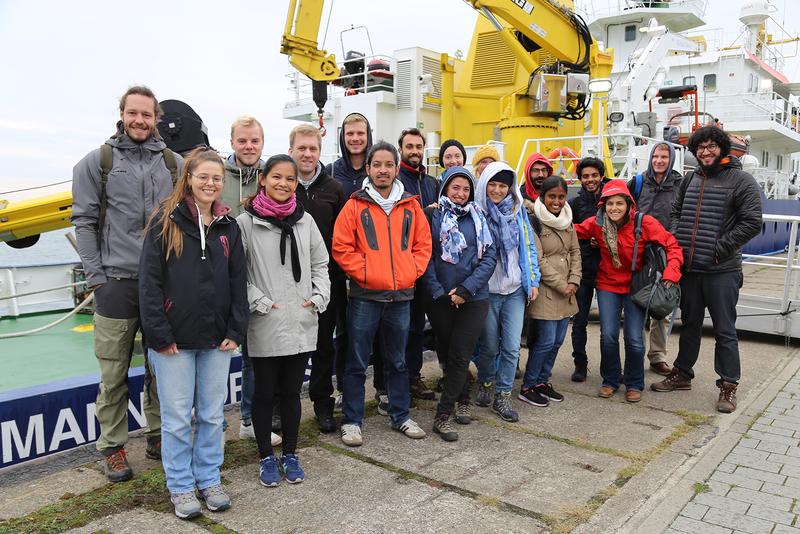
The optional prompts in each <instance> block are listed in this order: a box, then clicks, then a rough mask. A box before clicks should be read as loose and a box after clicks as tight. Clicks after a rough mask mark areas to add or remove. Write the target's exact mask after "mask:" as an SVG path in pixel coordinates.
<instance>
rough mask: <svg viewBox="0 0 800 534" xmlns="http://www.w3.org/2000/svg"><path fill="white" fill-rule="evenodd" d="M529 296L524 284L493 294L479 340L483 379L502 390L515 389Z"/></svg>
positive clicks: (479, 363)
mask: <svg viewBox="0 0 800 534" xmlns="http://www.w3.org/2000/svg"><path fill="white" fill-rule="evenodd" d="M526 304H527V298H526V295H525V291H524V290H523V289H522V288H521V287H520V288H518V289H517V290H516V291H514V292H513V293H510V294H508V295H499V294H495V293H490V294H489V313H488V315H487V316H486V322H485V323H484V324H483V331H482V332H481V337H480V340H479V342H478V360H477V361H476V362H475V364H476V366H477V367H478V381H479V382H494V383H495V391H497V392H498V393H500V392H506V391H511V388H512V387H513V385H514V374H515V373H516V372H517V362H519V342H520V338H521V337H522V325H523V323H524V321H525V306H526Z"/></svg>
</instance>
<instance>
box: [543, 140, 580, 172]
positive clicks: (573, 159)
mask: <svg viewBox="0 0 800 534" xmlns="http://www.w3.org/2000/svg"><path fill="white" fill-rule="evenodd" d="M547 159H548V160H550V162H551V163H555V162H556V161H558V168H556V166H555V165H553V174H558V171H559V170H561V169H563V170H564V171H565V172H562V173H561V176H563V177H564V178H568V179H570V180H574V179H575V177H576V174H575V168H576V167H577V165H578V162H579V161H580V160H581V156H580V154H579V153H577V152H575V151H574V150H572V149H571V148H570V147H568V146H562V147H561V148H556V149H554V150H552V151H551V152H550V153H549V154H548V155H547ZM565 160H568V161H569V163H568V164H565ZM565 173H566V174H568V175H569V176H565Z"/></svg>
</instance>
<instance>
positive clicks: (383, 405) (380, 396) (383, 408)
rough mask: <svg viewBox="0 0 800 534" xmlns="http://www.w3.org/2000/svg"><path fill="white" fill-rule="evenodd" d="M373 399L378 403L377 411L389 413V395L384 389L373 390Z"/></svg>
mask: <svg viewBox="0 0 800 534" xmlns="http://www.w3.org/2000/svg"><path fill="white" fill-rule="evenodd" d="M375 401H376V402H377V403H378V413H379V414H381V415H389V395H387V394H386V392H385V391H377V392H375Z"/></svg>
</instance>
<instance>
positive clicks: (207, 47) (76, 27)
mask: <svg viewBox="0 0 800 534" xmlns="http://www.w3.org/2000/svg"><path fill="white" fill-rule="evenodd" d="M599 1H601V0H594V2H595V4H597V3H598V2H599ZM744 1H745V0H709V6H708V9H707V11H706V13H707V19H713V24H712V25H711V27H714V28H723V29H724V30H725V34H724V35H725V36H724V37H723V40H726V39H727V40H728V41H730V40H733V39H734V38H735V37H736V35H737V34H738V28H739V23H738V22H737V20H736V19H737V17H738V11H739V7H740V6H741V4H742V3H744ZM786 1H787V0H773V3H774V4H775V5H777V6H778V7H779V8H780V9H781V11H783V6H784V5H785V2H786ZM288 4H289V2H288V0H262V1H255V0H228V1H227V2H224V3H223V2H212V1H209V0H196V1H191V2H189V1H182V0H178V1H159V2H156V1H153V0H137V2H109V1H99V0H80V1H73V2H64V1H63V0H61V1H58V0H37V1H33V2H31V1H26V0H0V50H3V54H0V72H2V79H1V81H0V198H5V199H11V200H13V199H16V198H20V197H22V196H24V197H28V196H31V195H36V194H43V193H46V192H50V191H52V190H55V189H65V188H69V184H63V185H60V186H54V188H49V189H46V190H37V191H35V192H26V193H18V194H7V193H6V192H8V191H12V190H15V189H19V188H26V187H31V186H38V185H44V184H51V183H55V182H61V181H64V180H69V179H70V178H71V176H72V167H73V166H74V165H75V163H76V162H77V161H79V160H80V159H81V158H82V157H83V156H84V155H86V154H87V153H88V152H89V151H90V150H92V149H94V148H97V147H98V146H99V145H100V144H101V143H102V142H103V141H105V140H106V139H107V138H108V137H109V136H110V135H111V134H112V133H113V132H114V125H115V123H116V121H117V120H118V119H119V110H118V107H117V106H118V99H119V96H120V95H121V94H122V93H123V92H124V91H125V90H126V89H127V87H128V86H130V85H134V84H145V85H148V86H150V87H151V88H152V89H153V91H154V92H155V94H156V96H157V97H158V98H159V99H161V100H166V99H178V100H183V101H184V102H186V103H188V104H189V105H190V106H192V107H193V108H194V110H195V111H196V112H197V113H198V114H199V115H200V116H201V117H202V118H203V121H204V123H205V125H206V127H207V128H208V131H209V137H210V140H211V144H212V145H213V146H214V147H215V148H217V149H220V150H228V149H229V148H230V142H229V139H230V136H229V133H230V124H231V122H232V121H233V119H235V118H236V117H237V116H239V115H243V114H249V115H253V116H255V117H256V118H258V119H259V120H260V121H261V122H262V124H263V125H264V128H265V150H264V153H265V154H271V153H276V152H283V151H285V150H286V148H287V145H288V133H289V131H290V130H291V128H292V127H293V126H294V125H296V124H297V123H295V122H294V121H288V120H284V119H282V118H281V114H282V109H283V104H284V102H285V101H286V100H288V99H289V96H290V93H289V82H288V79H287V77H286V75H287V74H288V73H289V72H290V70H291V68H290V66H289V63H288V60H287V58H286V56H283V55H281V54H280V52H279V48H280V38H281V34H282V33H283V27H284V24H285V20H286V12H287V9H288ZM331 6H332V9H331ZM329 13H330V23H329V24H328V25H327V36H325V34H326V23H327V21H328V15H329ZM477 16H478V15H477V13H476V12H475V11H474V10H473V9H472V7H471V6H470V5H468V4H466V3H465V2H462V1H459V0H435V1H431V0H401V1H400V2H392V1H388V0H374V1H368V0H335V1H334V2H333V3H331V2H330V1H328V2H326V9H325V11H324V12H323V17H322V24H321V28H320V41H322V40H323V37H324V39H325V48H326V49H327V50H328V51H329V52H333V53H335V54H336V55H337V58H341V57H342V47H341V45H340V32H341V31H342V30H345V29H348V28H350V27H351V26H356V27H358V26H362V25H363V26H366V27H367V28H368V29H369V37H370V40H371V43H372V47H373V50H374V52H375V53H376V54H387V55H389V54H391V53H392V51H394V50H397V49H401V48H406V47H411V46H422V47H425V48H429V49H431V50H435V51H439V52H448V53H450V54H454V53H455V52H456V50H459V49H460V50H461V51H463V52H464V53H465V54H466V52H467V51H468V48H469V42H470V38H471V35H472V30H473V26H474V23H475V20H476V18H477ZM776 17H777V18H778V20H779V21H781V20H782V19H783V15H782V14H781V13H779V14H778V15H776ZM791 25H792V23H790V22H788V21H787V26H791ZM794 25H795V26H797V28H791V27H790V28H789V29H790V30H791V29H794V30H795V31H797V30H798V29H800V23H794ZM344 40H345V47H346V48H347V49H361V50H364V51H369V44H368V41H367V38H366V33H365V31H364V30H363V29H356V30H353V31H350V32H347V33H346V34H345V35H344ZM787 49H788V51H793V49H792V48H791V47H787ZM796 67H797V65H794V66H793V67H792V69H790V70H788V71H787V75H789V77H790V78H791V79H793V80H796V79H798V78H800V76H799V75H800V71H799V70H798V69H797V68H796Z"/></svg>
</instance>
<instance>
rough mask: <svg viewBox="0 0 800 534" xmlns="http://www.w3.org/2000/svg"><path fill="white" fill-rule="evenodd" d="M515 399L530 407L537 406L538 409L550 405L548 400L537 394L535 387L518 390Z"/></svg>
mask: <svg viewBox="0 0 800 534" xmlns="http://www.w3.org/2000/svg"><path fill="white" fill-rule="evenodd" d="M517 398H518V399H519V400H521V401H522V402H527V403H528V404H530V405H531V406H538V407H539V408H544V407H545V406H547V405H548V404H550V399H548V398H547V397H545V396H544V395H542V394H541V393H539V391H538V390H537V389H536V388H535V387H530V388H522V389H521V390H519V395H517Z"/></svg>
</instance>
